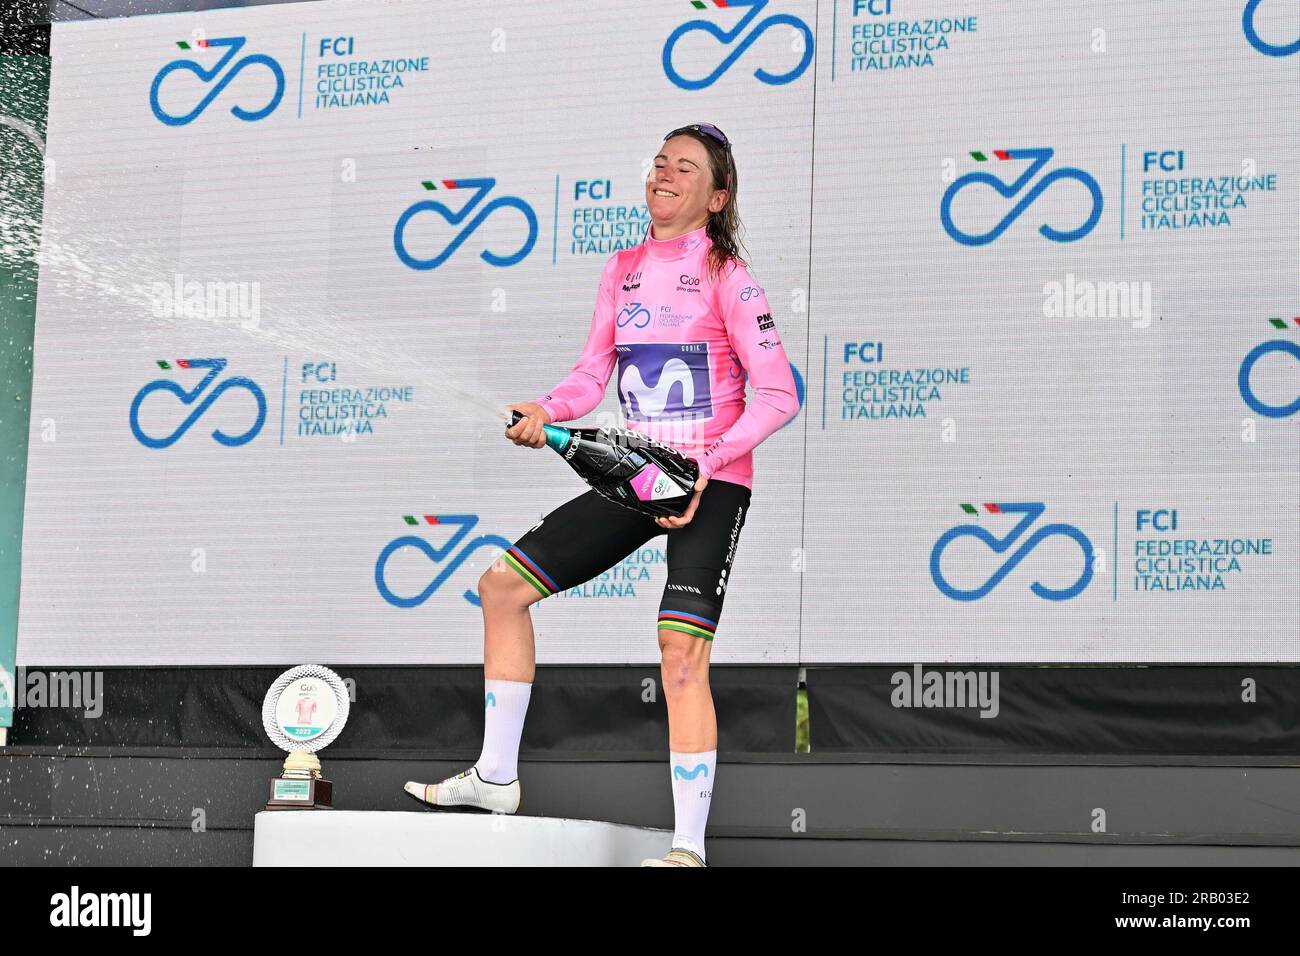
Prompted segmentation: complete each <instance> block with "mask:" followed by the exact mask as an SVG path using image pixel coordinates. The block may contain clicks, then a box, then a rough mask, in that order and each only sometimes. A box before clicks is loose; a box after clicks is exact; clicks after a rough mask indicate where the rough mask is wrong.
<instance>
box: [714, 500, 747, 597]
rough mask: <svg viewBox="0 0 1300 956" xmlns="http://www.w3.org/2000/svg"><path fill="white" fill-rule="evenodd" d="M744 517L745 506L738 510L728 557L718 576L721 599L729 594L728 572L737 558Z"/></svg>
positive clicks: (717, 590)
mask: <svg viewBox="0 0 1300 956" xmlns="http://www.w3.org/2000/svg"><path fill="white" fill-rule="evenodd" d="M744 517H745V506H744V505H741V506H740V507H739V508H737V509H736V522H735V524H733V525H732V526H731V541H730V543H729V544H728V546H727V557H726V560H725V561H723V567H722V572H721V573H720V574H719V575H718V587H717V589H716V593H717V595H718V596H719V597H721V596H722V595H723V594H725V593H726V592H727V572H728V571H730V570H731V562H732V560H733V559H734V558H735V557H736V539H737V538H738V537H739V536H740V525H741V519H743V518H744Z"/></svg>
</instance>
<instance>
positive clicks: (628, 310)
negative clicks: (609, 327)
mask: <svg viewBox="0 0 1300 956" xmlns="http://www.w3.org/2000/svg"><path fill="white" fill-rule="evenodd" d="M640 316H645V320H644V321H641V322H637V324H636V325H634V326H633V328H635V329H644V328H645V327H646V326H647V325H649V324H650V310H649V309H647V308H646V307H645V306H643V305H642V304H641V303H640V302H629V303H628V304H627V305H625V306H623V308H622V309H621V310H620V311H619V313H618V315H617V316H616V317H615V319H614V321H615V322H616V323H617V324H618V327H619V328H620V329H621V328H625V327H626V326H627V324H628V323H629V322H631V321H633V320H634V319H637V318H639V317H640Z"/></svg>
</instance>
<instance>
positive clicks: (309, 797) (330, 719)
mask: <svg viewBox="0 0 1300 956" xmlns="http://www.w3.org/2000/svg"><path fill="white" fill-rule="evenodd" d="M348 704H349V701H348V691H347V688H346V687H345V686H344V684H343V680H342V678H340V677H339V675H338V674H336V673H334V672H333V671H332V670H330V669H329V668H328V667H322V666H321V665H319V664H302V665H300V666H298V667H294V668H291V669H290V670H287V671H285V672H284V673H283V674H281V675H280V676H279V677H277V678H276V679H275V683H274V684H272V685H271V689H270V690H268V691H267V692H266V699H265V700H264V701H263V702H262V726H263V727H264V728H265V729H266V735H267V736H268V737H270V738H271V743H273V744H275V745H276V746H277V747H279V748H280V749H281V750H286V751H288V753H289V756H288V757H287V758H286V759H285V761H284V772H283V773H282V774H280V776H278V777H275V778H273V779H272V780H271V799H270V800H268V801H267V803H266V809H268V810H332V809H333V808H334V785H333V784H332V783H330V782H329V781H328V780H324V779H322V778H321V775H320V760H319V759H318V758H317V756H316V751H318V750H321V749H322V748H324V747H325V746H327V745H328V744H331V743H333V742H334V740H335V738H337V737H338V735H339V733H340V732H341V731H342V730H343V725H344V724H345V723H346V722H347V719H348Z"/></svg>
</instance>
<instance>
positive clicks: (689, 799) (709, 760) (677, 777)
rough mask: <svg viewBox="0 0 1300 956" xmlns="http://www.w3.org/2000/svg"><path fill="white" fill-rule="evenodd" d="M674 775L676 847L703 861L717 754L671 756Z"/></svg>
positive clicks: (674, 835) (675, 752)
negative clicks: (692, 853)
mask: <svg viewBox="0 0 1300 956" xmlns="http://www.w3.org/2000/svg"><path fill="white" fill-rule="evenodd" d="M670 756H671V761H670V766H671V767H672V775H673V811H674V817H675V819H676V823H675V829H674V832H673V846H679V847H683V848H684V849H687V850H691V851H692V852H694V853H695V854H697V855H698V856H699V858H700V859H701V860H703V859H704V829H705V827H707V826H708V823H709V804H710V803H712V802H713V773H714V770H715V769H716V767H717V763H718V752H717V751H716V750H706V751H704V752H703V753H697V754H684V753H679V752H677V751H676V750H674V751H672V753H671V755H670Z"/></svg>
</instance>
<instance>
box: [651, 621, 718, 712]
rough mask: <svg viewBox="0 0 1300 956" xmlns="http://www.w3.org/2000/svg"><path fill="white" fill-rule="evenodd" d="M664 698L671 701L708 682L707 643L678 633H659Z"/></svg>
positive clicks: (660, 667) (666, 631)
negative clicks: (665, 696)
mask: <svg viewBox="0 0 1300 956" xmlns="http://www.w3.org/2000/svg"><path fill="white" fill-rule="evenodd" d="M659 650H660V662H659V669H660V673H661V675H662V678H663V685H664V694H665V695H667V696H669V697H671V696H673V695H675V694H678V693H681V692H682V691H685V690H689V689H690V688H692V687H696V686H699V685H701V684H703V685H706V686H707V684H708V680H709V642H708V641H706V640H704V639H703V638H699V637H695V636H693V635H690V634H684V633H682V632H681V631H673V630H668V629H662V630H660V631H659Z"/></svg>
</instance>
